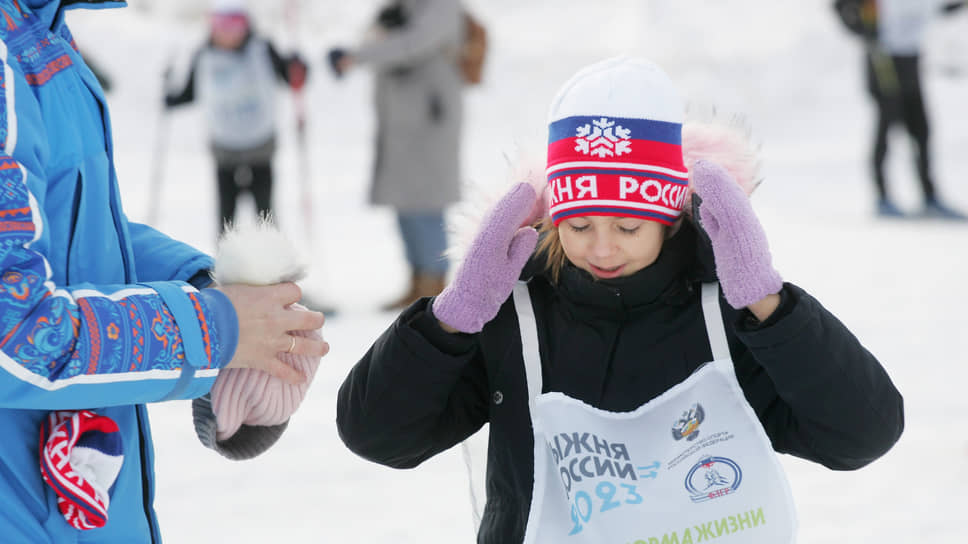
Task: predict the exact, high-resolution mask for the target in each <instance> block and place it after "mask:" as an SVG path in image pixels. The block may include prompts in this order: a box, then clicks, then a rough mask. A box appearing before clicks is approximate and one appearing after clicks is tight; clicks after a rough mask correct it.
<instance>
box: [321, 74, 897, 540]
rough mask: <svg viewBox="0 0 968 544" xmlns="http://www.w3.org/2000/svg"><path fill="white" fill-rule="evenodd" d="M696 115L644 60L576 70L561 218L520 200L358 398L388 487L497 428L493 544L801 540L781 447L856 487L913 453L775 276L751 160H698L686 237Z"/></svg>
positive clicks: (892, 399) (364, 430)
mask: <svg viewBox="0 0 968 544" xmlns="http://www.w3.org/2000/svg"><path fill="white" fill-rule="evenodd" d="M630 96H632V97H635V99H634V100H628V99H627V98H628V97H630ZM681 111H682V109H681V102H679V99H678V97H677V96H676V93H675V91H674V89H673V88H672V86H671V83H670V82H669V81H668V78H667V77H666V76H665V74H664V73H662V71H661V70H659V69H658V68H657V67H655V66H654V65H652V64H651V63H648V62H646V61H641V60H636V59H624V58H619V59H611V60H608V61H604V62H602V63H598V64H596V65H592V66H590V67H588V68H586V69H585V70H583V71H581V72H579V73H578V74H577V75H576V76H575V77H574V78H573V79H572V80H571V81H569V82H568V83H566V85H565V86H564V87H563V89H562V91H561V92H560V93H559V95H558V97H557V98H556V100H555V102H554V103H553V104H552V108H551V127H550V137H549V142H550V143H549V152H548V181H549V187H550V192H551V201H550V212H551V216H550V217H544V218H543V219H540V217H541V215H543V212H545V211H547V210H548V208H547V207H545V206H544V205H541V204H540V201H541V199H539V198H538V197H537V194H536V192H535V191H534V190H533V188H532V187H531V186H530V185H528V184H526V183H522V184H519V185H517V186H516V187H514V188H513V189H512V190H511V191H510V192H509V193H508V194H507V195H506V196H505V197H504V199H502V200H501V201H500V202H499V203H498V204H497V205H496V206H495V207H494V208H493V209H492V210H491V212H490V213H489V214H488V216H487V217H486V218H485V219H484V222H483V224H482V227H481V229H480V231H479V233H478V236H477V239H476V240H475V241H474V243H473V244H472V246H471V247H470V250H469V252H468V254H467V256H466V258H465V260H464V263H463V264H462V266H461V267H460V269H459V271H458V273H457V274H456V276H455V279H454V281H453V283H452V284H451V285H450V286H448V288H447V289H445V291H444V292H443V293H441V295H439V296H438V297H436V298H434V299H432V300H430V299H423V300H421V301H418V302H416V303H415V304H413V305H412V306H411V307H410V308H408V309H407V310H405V311H404V312H403V314H402V315H401V316H400V317H399V318H398V319H397V320H396V322H395V323H393V325H392V326H391V327H390V328H389V329H388V330H387V331H386V332H385V333H384V334H383V335H382V336H381V337H380V338H379V339H378V340H377V341H376V342H375V343H374V345H373V346H372V347H371V348H370V350H369V352H368V353H367V354H366V355H365V356H364V357H363V359H362V360H361V361H360V362H359V363H358V364H357V365H356V366H355V367H354V368H353V370H352V371H351V373H350V375H349V376H348V377H347V379H346V381H345V382H344V384H343V386H342V387H341V389H340V392H339V404H338V417H337V420H338V426H339V431H340V435H341V437H342V439H343V440H344V442H345V443H346V444H347V446H348V447H350V449H352V450H353V451H354V452H356V453H358V454H359V455H361V456H363V457H365V458H367V459H370V460H373V461H375V462H378V463H381V464H385V465H388V466H392V467H398V468H408V467H414V466H417V465H419V464H420V463H421V462H423V461H424V460H426V459H428V458H430V457H431V456H433V455H435V454H437V453H439V452H441V451H444V450H446V449H448V448H450V447H452V446H454V445H456V444H458V443H459V442H461V441H462V440H464V439H465V438H467V437H469V436H470V435H472V434H473V433H474V432H476V431H477V430H478V429H480V428H481V427H482V426H483V425H484V424H485V423H489V424H490V430H489V432H490V438H489V440H490V442H489V447H488V466H487V504H486V507H485V512H484V516H483V519H482V524H481V527H480V531H479V534H478V541H479V542H486V543H492V542H493V543H509V542H536V543H543V542H602V541H610V542H631V541H637V540H639V541H642V542H652V541H653V540H652V539H655V542H660V541H673V540H672V539H673V534H674V535H675V538H676V539H677V540H674V541H679V542H686V541H690V542H691V541H698V540H701V539H703V538H707V537H708V538H713V537H715V536H719V535H723V534H731V533H735V532H745V533H746V534H744V536H743V542H771V543H776V542H788V541H791V539H792V536H793V534H794V532H795V515H794V514H793V509H792V502H791V501H790V498H789V491H788V487H787V484H786V481H785V479H784V477H783V474H782V470H780V469H779V465H778V463H777V462H776V459H775V455H773V453H772V451H771V450H775V451H777V452H782V453H790V454H793V455H796V456H798V457H802V458H804V459H809V460H812V461H816V462H818V463H821V464H823V465H825V466H827V467H830V468H832V469H836V470H851V469H856V468H860V467H862V466H864V465H866V464H868V463H870V462H871V461H873V460H874V459H876V458H877V457H879V456H880V455H882V454H883V453H884V452H886V451H887V450H888V449H889V448H890V447H891V446H892V445H893V444H894V443H895V442H896V441H897V439H898V437H899V436H900V433H901V430H902V428H903V408H902V399H901V396H900V394H899V393H898V392H897V390H896V389H895V388H894V386H893V385H892V383H891V381H890V379H889V377H888V376H887V374H886V373H885V371H884V369H883V368H882V367H881V366H880V364H879V363H878V362H877V360H876V359H875V358H874V357H873V355H871V354H870V353H869V352H868V351H867V350H866V349H864V347H863V346H862V345H861V344H860V343H859V342H858V340H857V339H856V338H855V337H854V336H853V335H852V334H851V333H850V331H849V330H847V329H846V328H845V327H844V325H843V324H842V323H840V322H839V321H838V320H837V319H836V318H835V317H834V316H833V315H831V314H830V313H829V312H828V311H827V310H826V309H824V308H823V306H821V305H820V303H819V302H817V301H816V300H815V299H814V298H813V297H811V296H810V295H809V294H807V293H806V292H804V291H803V290H802V289H800V288H799V287H797V286H795V285H793V284H790V283H783V282H782V280H781V279H780V276H779V274H778V273H777V272H776V271H775V270H773V268H772V265H771V260H770V257H769V251H768V248H767V245H766V238H765V235H764V233H763V231H762V228H761V227H760V225H759V223H758V221H756V218H755V216H754V215H753V213H752V208H751V207H750V205H749V202H748V201H747V197H746V193H744V191H743V189H742V188H741V187H740V185H739V184H738V182H737V180H736V177H737V176H738V177H739V178H740V179H739V183H743V182H747V186H749V183H748V182H749V181H750V179H749V177H748V176H747V175H746V174H744V172H743V170H742V168H741V167H740V166H742V165H741V164H740V163H739V162H737V163H736V164H733V165H731V166H735V168H733V169H732V173H731V172H730V171H727V170H725V169H724V168H722V167H720V166H718V165H716V164H713V163H711V162H708V161H702V160H700V161H694V159H695V158H696V157H695V154H693V156H691V157H689V158H688V161H689V162H691V163H692V164H691V166H690V168H689V171H688V179H689V182H690V186H691V189H692V190H693V191H694V192H695V194H696V197H694V198H693V199H692V203H693V205H694V210H693V211H692V214H691V215H687V216H682V217H680V215H679V214H680V210H681V209H682V207H683V204H684V202H686V200H687V199H686V195H687V189H686V185H685V184H686V176H687V174H686V168H685V166H684V162H683V151H682V145H681V144H682V137H681V124H680V123H681V115H682V113H681ZM608 151H610V152H611V154H609V152H608ZM700 154H701V153H700ZM719 158H720V160H721V162H726V163H728V162H729V161H728V160H724V158H723V156H722V155H720V156H719ZM727 159H728V157H727ZM734 162H735V161H734ZM747 173H748V172H747ZM538 219H540V221H541V225H540V228H541V229H542V231H543V233H542V239H541V242H540V245H539V246H538V250H537V252H534V249H535V244H536V243H537V240H538V233H537V232H536V231H535V229H533V228H532V227H531V226H530V225H531V224H533V223H535V221H536V220H538ZM525 263H527V265H525ZM522 268H523V271H522ZM716 276H718V281H719V284H720V286H721V288H722V292H723V293H722V296H720V295H719V293H718V289H717V288H716V286H715V284H714V283H711V282H714V281H716V279H717V277H716ZM519 278H520V280H522V281H517V280H519ZM723 302H725V303H723ZM705 363H709V364H705Z"/></svg>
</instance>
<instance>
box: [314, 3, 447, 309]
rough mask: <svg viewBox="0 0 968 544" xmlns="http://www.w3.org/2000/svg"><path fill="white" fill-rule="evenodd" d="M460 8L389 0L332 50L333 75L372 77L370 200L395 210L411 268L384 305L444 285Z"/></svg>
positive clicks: (396, 303)
mask: <svg viewBox="0 0 968 544" xmlns="http://www.w3.org/2000/svg"><path fill="white" fill-rule="evenodd" d="M462 13H463V12H462V8H461V5H460V2H458V1H457V0H400V1H395V2H392V3H390V4H387V5H385V6H384V7H383V8H382V10H381V11H380V12H379V15H378V16H377V19H376V21H375V23H374V25H373V26H372V27H371V28H370V30H369V31H368V33H367V37H366V39H364V40H363V43H362V44H361V45H360V46H359V47H357V48H355V49H352V50H349V49H343V48H334V49H332V50H330V52H329V62H330V65H331V67H332V68H333V71H334V73H335V74H336V75H337V77H339V76H342V75H343V74H345V73H346V72H347V71H348V70H350V69H352V68H355V67H356V66H369V67H371V68H372V69H373V70H374V72H375V75H376V78H375V82H374V90H375V96H374V103H375V107H376V118H377V133H376V153H375V158H374V165H373V179H372V186H371V190H370V200H371V202H372V203H373V204H376V205H378V206H379V205H382V206H390V207H392V208H394V209H395V210H396V212H397V221H398V224H399V228H400V235H401V237H402V238H403V243H404V247H405V250H406V257H407V261H408V263H409V265H410V268H411V279H410V285H409V287H408V289H407V292H406V293H404V294H403V296H401V297H400V298H399V299H397V300H395V301H393V302H392V303H390V304H387V305H386V306H385V309H388V310H389V309H400V308H404V307H406V306H408V305H409V304H410V303H411V302H413V301H414V300H417V299H418V298H421V297H427V296H434V295H436V294H438V293H439V292H440V291H441V290H442V289H443V287H444V278H445V276H446V274H447V265H448V263H447V260H446V258H445V257H444V255H443V254H444V250H445V249H446V247H447V238H446V233H445V229H444V209H445V208H446V207H447V206H449V205H451V204H453V203H455V202H457V201H458V200H459V199H460V138H461V118H462V113H461V109H462V105H461V92H462V86H463V82H462V79H461V72H460V69H459V66H458V54H459V50H460V45H461V42H462V39H463V32H464V19H463V16H462Z"/></svg>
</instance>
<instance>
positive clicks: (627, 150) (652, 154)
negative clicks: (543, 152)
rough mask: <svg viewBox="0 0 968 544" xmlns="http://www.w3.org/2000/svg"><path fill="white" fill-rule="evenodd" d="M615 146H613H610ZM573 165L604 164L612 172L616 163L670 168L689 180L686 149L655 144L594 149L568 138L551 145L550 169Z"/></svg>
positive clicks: (619, 144) (637, 142)
mask: <svg viewBox="0 0 968 544" xmlns="http://www.w3.org/2000/svg"><path fill="white" fill-rule="evenodd" d="M606 144H611V146H609V145H606ZM570 162H595V163H602V167H604V168H612V166H611V165H613V164H616V163H625V164H635V165H652V166H659V167H663V168H669V169H672V170H675V171H676V172H678V173H680V174H681V175H682V176H683V177H685V176H686V167H685V165H684V164H683V160H682V146H681V145H677V144H667V143H663V142H654V141H651V140H632V139H629V140H621V141H620V142H602V143H601V145H598V146H595V147H592V146H591V145H589V146H585V145H584V144H581V143H579V138H565V139H562V140H558V141H556V142H552V143H550V144H549V145H548V169H549V170H551V169H552V167H554V166H557V165H560V164H562V163H570Z"/></svg>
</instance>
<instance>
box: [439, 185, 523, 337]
mask: <svg viewBox="0 0 968 544" xmlns="http://www.w3.org/2000/svg"><path fill="white" fill-rule="evenodd" d="M537 199H538V196H537V194H536V193H535V191H534V188H533V187H532V186H531V185H529V184H527V183H519V184H517V185H515V186H514V187H513V188H512V189H511V190H510V191H509V192H508V193H507V194H506V195H504V197H503V198H501V200H500V201H498V203H497V204H495V205H494V207H493V208H491V210H490V211H489V212H488V213H487V215H486V216H485V217H484V221H483V222H482V224H481V227H480V230H478V232H477V236H476V237H475V238H474V241H473V242H472V243H471V246H470V249H469V250H468V252H467V256H466V257H465V258H464V262H463V263H462V264H461V265H460V268H458V269H457V274H456V275H455V276H454V281H453V282H452V283H451V284H450V285H448V286H447V287H446V288H445V289H444V290H443V292H441V293H440V294H439V295H437V297H436V298H435V299H434V302H433V307H432V311H433V313H434V316H435V317H436V318H437V319H438V320H440V321H442V322H443V323H446V324H447V325H450V326H451V327H453V328H455V329H457V330H459V331H461V332H466V333H475V332H480V330H481V329H482V328H484V324H485V323H487V322H488V321H490V320H492V319H494V316H496V315H497V312H498V310H499V309H500V308H501V305H502V304H504V301H505V300H507V298H508V297H509V296H510V295H511V291H512V290H513V289H514V282H516V281H517V279H518V276H519V275H520V274H521V269H522V268H524V265H525V263H526V262H527V261H528V258H529V257H530V256H531V253H532V252H534V248H535V245H537V243H538V231H536V230H534V229H533V228H532V227H530V226H525V225H528V223H529V222H530V220H531V219H533V218H534V216H535V204H536V202H537Z"/></svg>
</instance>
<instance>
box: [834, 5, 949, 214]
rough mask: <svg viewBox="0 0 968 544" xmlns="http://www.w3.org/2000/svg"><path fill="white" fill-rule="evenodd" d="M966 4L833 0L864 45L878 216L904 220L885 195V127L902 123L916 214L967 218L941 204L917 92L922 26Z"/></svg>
mask: <svg viewBox="0 0 968 544" xmlns="http://www.w3.org/2000/svg"><path fill="white" fill-rule="evenodd" d="M964 4H965V2H963V1H957V2H951V1H948V2H938V1H936V0H928V1H923V0H836V1H835V2H834V7H835V9H836V10H837V13H838V15H839V16H840V18H841V20H842V21H843V22H844V24H845V25H846V26H847V28H848V29H849V30H850V31H851V32H853V33H854V34H856V35H858V36H860V37H861V38H862V39H863V41H864V46H865V53H866V54H865V72H866V79H867V90H868V92H870V95H871V97H872V98H873V99H874V102H875V104H876V106H877V125H876V128H875V131H874V148H873V154H872V157H871V161H872V164H871V167H872V172H873V176H874V184H875V187H876V189H877V212H876V213H877V215H878V216H881V217H903V216H904V212H903V211H901V209H900V208H898V207H897V205H896V204H895V203H894V201H893V200H892V199H891V197H890V195H889V194H888V191H887V180H886V176H885V173H884V162H885V159H886V158H887V144H888V142H887V137H888V132H889V129H890V128H891V127H892V126H893V125H895V124H898V123H903V125H904V127H905V129H906V130H907V132H908V134H909V135H910V136H911V138H912V140H913V141H914V144H915V146H916V148H917V149H916V157H915V162H916V167H917V172H918V178H919V180H920V182H921V192H922V194H923V197H924V207H923V208H922V210H921V213H920V216H921V217H926V218H942V219H955V220H966V219H968V216H966V215H965V214H964V213H962V212H960V211H958V210H956V209H954V208H952V207H950V206H948V205H946V204H944V203H943V202H942V201H941V199H940V198H939V196H938V193H937V189H936V187H935V183H934V179H933V176H932V171H931V153H930V148H929V146H928V143H929V124H928V116H927V112H926V111H925V105H924V94H923V92H922V90H921V49H922V45H923V39H924V33H925V29H926V26H927V24H928V23H929V21H930V19H931V17H932V16H934V15H935V14H936V13H938V12H943V13H952V12H954V11H956V10H958V9H960V8H961V7H963V6H964Z"/></svg>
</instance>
